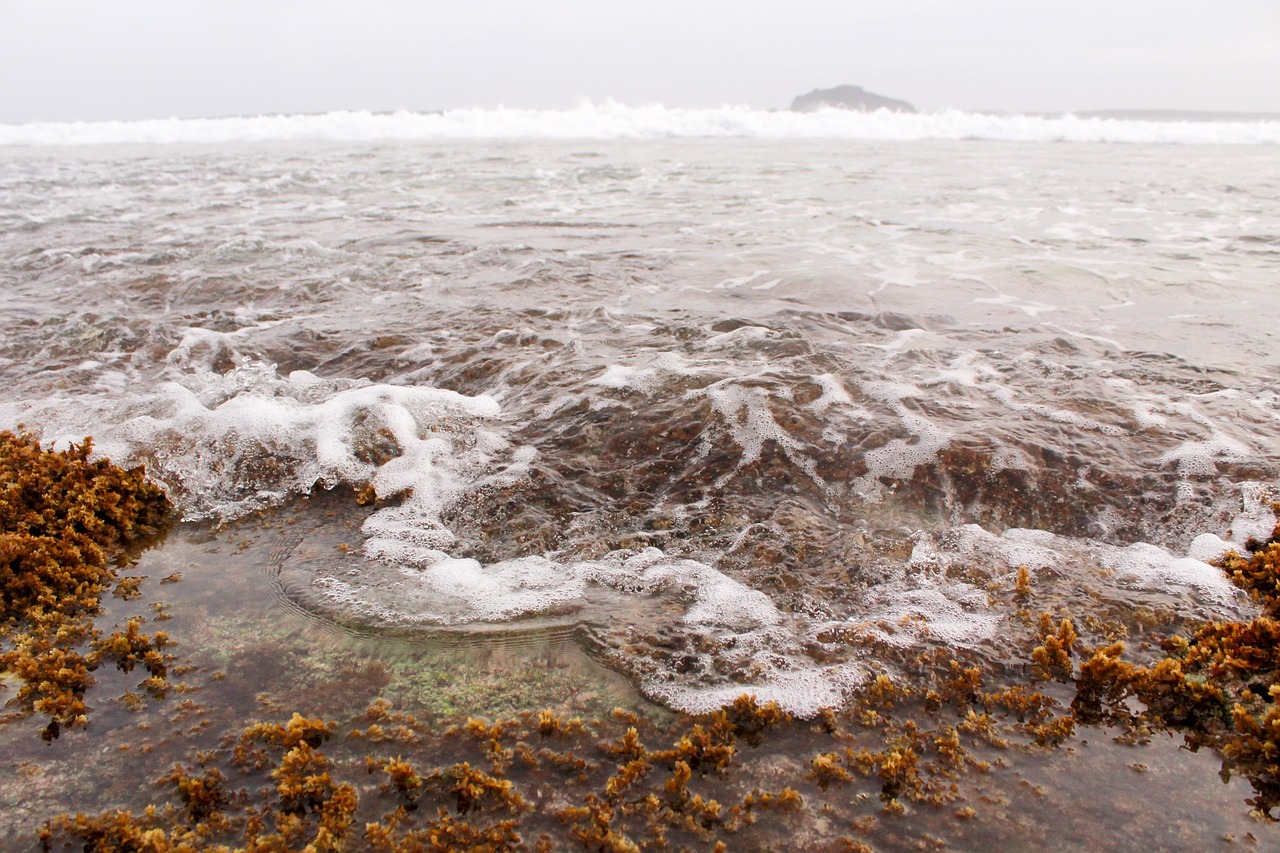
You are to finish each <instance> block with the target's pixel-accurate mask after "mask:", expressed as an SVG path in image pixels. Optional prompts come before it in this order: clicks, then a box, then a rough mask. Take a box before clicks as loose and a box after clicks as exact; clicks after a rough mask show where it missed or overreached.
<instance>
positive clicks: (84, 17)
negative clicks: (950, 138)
mask: <svg viewBox="0 0 1280 853" xmlns="http://www.w3.org/2000/svg"><path fill="white" fill-rule="evenodd" d="M841 83H852V84H859V85H862V86H863V87H865V88H867V89H869V90H871V91H873V92H878V93H881V94H885V95H889V96H891V97H896V98H901V99H903V100H907V101H910V102H912V103H914V104H915V105H916V107H917V108H919V109H923V110H933V109H940V108H945V107H955V108H960V109H973V110H983V109H991V110H1027V111H1033V110H1052V111H1060V110H1089V109H1103V108H1159V109H1217V110H1243V111H1273V112H1280V0H1215V2H1208V0H1064V1H1060V0H875V2H862V0H786V2H780V0H647V2H638V0H522V2H521V1H520V0H511V2H508V0H447V1H446V0H360V2H356V1H355V0H0V122H5V123H14V122H26V121H39V120H46V121H63V120H79V119H84V120H98V119H136V118H164V117H169V116H181V117H189V116H219V115H244V114H259V113H270V112H320V111H326V110H338V109H371V110H388V109H415V110H431V109H451V108H457V107H471V106H481V107H492V106H498V105H505V106H508V107H539V108H564V107H571V106H574V105H576V104H577V103H579V102H580V101H581V100H582V99H584V98H587V99H591V100H594V101H603V100H604V99H606V98H610V97H612V98H614V99H615V100H618V101H621V102H623V103H627V104H632V105H641V104H650V103H662V104H665V105H667V106H670V107H714V106H721V105H725V104H742V105H747V106H753V107H760V108H774V107H777V108H783V107H786V106H787V105H788V104H789V103H790V102H791V99H792V98H793V97H794V96H796V95H798V94H801V93H803V92H807V91H808V90H810V89H812V88H814V87H827V86H834V85H837V84H841Z"/></svg>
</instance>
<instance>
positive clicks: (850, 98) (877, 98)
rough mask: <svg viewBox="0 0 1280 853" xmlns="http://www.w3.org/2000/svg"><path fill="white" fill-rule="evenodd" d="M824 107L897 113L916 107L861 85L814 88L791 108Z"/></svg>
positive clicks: (806, 110)
mask: <svg viewBox="0 0 1280 853" xmlns="http://www.w3.org/2000/svg"><path fill="white" fill-rule="evenodd" d="M824 107H830V108H833V109H838V110H855V111H857V112H860V113H869V112H874V111H875V110H890V111H892V112H895V113H913V112H915V111H916V108H915V107H913V106H911V104H909V103H907V102H906V101H899V100H897V99H896V98H886V97H885V96H884V95H877V94H875V93H874V92H868V91H867V90H866V89H863V88H862V87H861V86H836V87H835V88H832V89H814V90H813V91H812V92H810V93H809V94H807V95H800V96H798V97H797V98H796V99H795V100H793V101H792V102H791V110H792V111H793V112H798V113H812V112H817V111H818V110H820V109H823V108H824Z"/></svg>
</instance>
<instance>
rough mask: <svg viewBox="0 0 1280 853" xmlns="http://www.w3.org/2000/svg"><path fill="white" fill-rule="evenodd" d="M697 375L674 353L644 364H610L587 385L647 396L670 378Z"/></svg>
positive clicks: (660, 355) (692, 368)
mask: <svg viewBox="0 0 1280 853" xmlns="http://www.w3.org/2000/svg"><path fill="white" fill-rule="evenodd" d="M697 373H699V371H698V369H697V368H694V367H692V366H691V365H690V364H689V363H688V362H687V361H686V360H685V359H684V357H683V356H681V355H680V354H679V353H675V352H664V353H659V354H658V355H657V356H656V357H653V358H650V359H648V360H647V363H644V364H631V365H629V364H611V365H609V366H608V367H606V368H605V371H604V373H602V374H600V375H599V376H597V377H595V378H594V379H590V380H588V381H587V384H588V385H594V386H597V387H601V388H611V389H614V390H617V391H638V392H640V393H644V394H649V393H652V392H653V391H655V390H656V389H657V388H658V387H660V386H661V385H662V383H663V382H664V381H666V379H667V378H668V377H670V376H694V375H696V374H697Z"/></svg>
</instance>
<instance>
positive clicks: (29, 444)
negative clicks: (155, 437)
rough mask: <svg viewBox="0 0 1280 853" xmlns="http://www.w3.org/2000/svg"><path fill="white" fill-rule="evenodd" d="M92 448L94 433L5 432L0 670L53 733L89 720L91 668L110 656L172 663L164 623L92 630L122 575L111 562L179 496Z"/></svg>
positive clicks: (160, 667)
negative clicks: (57, 444) (79, 436)
mask: <svg viewBox="0 0 1280 853" xmlns="http://www.w3.org/2000/svg"><path fill="white" fill-rule="evenodd" d="M91 453H92V443H91V441H90V440H89V439H85V441H84V442H83V443H81V444H78V445H72V446H71V447H69V448H67V449H66V450H63V451H51V450H45V449H43V448H41V447H40V443H39V441H37V439H36V438H35V437H34V436H32V435H29V434H15V433H12V432H8V431H5V432H0V650H2V653H0V673H3V674H5V675H9V676H13V677H16V679H17V681H18V682H19V685H20V686H19V687H18V690H17V696H16V697H14V699H13V700H11V702H10V704H11V705H13V704H16V705H17V706H18V707H19V708H21V709H23V710H25V711H34V712H35V713H38V714H42V715H47V716H48V717H49V718H50V724H49V726H48V727H47V728H46V730H45V734H46V737H55V736H56V735H57V732H58V729H59V728H60V727H61V726H65V725H74V724H76V723H82V722H84V721H85V720H86V719H87V714H88V708H87V707H86V705H85V703H84V694H85V691H86V690H87V689H88V688H89V685H90V684H92V682H93V677H92V675H91V674H90V673H91V672H92V671H93V670H94V669H96V668H97V667H98V666H99V665H100V664H101V663H102V662H103V661H104V660H114V661H115V662H116V663H117V665H119V666H120V667H121V668H122V669H126V670H127V669H130V668H132V667H133V665H134V664H136V663H141V664H142V665H143V666H145V667H146V668H147V669H148V671H149V672H150V673H151V675H152V677H153V678H161V679H162V678H163V676H164V672H165V668H166V666H167V663H168V658H167V656H166V655H165V654H164V652H163V651H161V650H162V648H163V647H164V645H165V644H166V642H167V640H168V638H167V637H165V636H164V634H163V632H157V633H156V634H155V635H146V634H143V633H141V632H140V631H139V630H138V626H139V624H140V623H133V622H131V623H130V624H129V625H128V626H127V627H126V629H125V631H124V632H123V633H122V632H116V633H114V634H112V635H111V636H110V637H107V638H105V639H104V638H102V637H101V636H100V634H99V633H98V632H97V631H96V630H95V628H94V625H93V620H94V616H95V615H96V614H97V613H98V611H99V607H100V602H101V599H102V596H103V594H104V592H105V591H106V590H107V588H108V587H109V586H111V585H112V583H113V582H115V581H117V580H119V579H118V577H117V573H116V570H115V568H114V567H113V565H112V563H111V561H112V560H113V559H114V558H116V557H117V556H118V555H120V554H121V553H122V552H123V551H124V550H125V549H127V548H129V547H130V546H133V545H135V544H137V543H139V542H141V541H143V540H145V539H147V538H149V537H152V536H154V535H155V534H156V533H157V532H158V531H159V530H160V529H161V527H162V526H163V525H164V523H165V520H166V518H167V517H168V515H169V510H170V505H169V501H168V498H166V497H165V494H164V492H163V491H161V490H160V488H159V487H158V486H156V485H154V484H152V483H150V482H148V481H147V479H146V477H145V475H144V473H143V472H142V470H141V469H134V470H132V471H126V470H124V469H122V468H120V467H118V466H116V465H112V464H111V463H110V462H109V461H107V460H105V459H99V460H96V461H91V460H90V458H89V457H90V455H91ZM131 580H135V579H127V578H126V579H124V581H131ZM123 586H124V588H126V592H125V593H122V597H125V596H126V595H127V588H128V586H129V584H127V583H125V584H124V585H123ZM117 588H118V589H119V588H121V587H117Z"/></svg>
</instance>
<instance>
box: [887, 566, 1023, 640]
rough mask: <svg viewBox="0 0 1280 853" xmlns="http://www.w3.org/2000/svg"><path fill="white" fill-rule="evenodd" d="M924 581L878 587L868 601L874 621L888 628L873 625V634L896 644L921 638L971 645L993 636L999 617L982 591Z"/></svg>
mask: <svg viewBox="0 0 1280 853" xmlns="http://www.w3.org/2000/svg"><path fill="white" fill-rule="evenodd" d="M925 584H926V585H924V586H916V587H914V588H912V587H905V586H904V584H903V583H901V582H898V583H889V584H884V585H881V586H877V587H876V588H875V589H874V590H873V591H872V593H871V595H870V596H869V598H868V602H867V603H868V604H869V605H871V606H872V608H873V611H872V613H873V618H874V619H875V621H877V622H885V623H888V624H889V626H890V630H885V629H883V628H878V627H875V628H873V629H872V630H873V633H875V634H877V635H878V636H879V637H880V638H881V639H883V640H884V641H886V642H888V643H891V644H893V645H897V646H912V645H915V644H916V643H918V642H920V641H921V640H932V641H937V642H942V643H946V644H947V645H949V646H972V645H975V644H977V643H980V642H982V641H983V640H988V639H990V638H991V637H994V636H995V633H996V630H997V628H998V627H999V625H1000V617H999V616H997V615H996V614H995V613H994V612H992V611H991V609H990V604H989V600H988V597H987V594H986V593H985V592H983V591H982V590H980V589H978V588H977V587H975V586H972V585H971V584H966V583H957V582H945V581H940V582H937V583H936V584H931V583H930V582H928V581H925Z"/></svg>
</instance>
